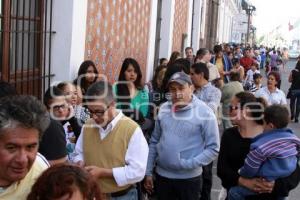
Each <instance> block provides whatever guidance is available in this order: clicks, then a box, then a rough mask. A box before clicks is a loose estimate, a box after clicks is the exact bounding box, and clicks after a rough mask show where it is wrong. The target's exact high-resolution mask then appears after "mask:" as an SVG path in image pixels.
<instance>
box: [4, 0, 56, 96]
mask: <svg viewBox="0 0 300 200" xmlns="http://www.w3.org/2000/svg"><path fill="white" fill-rule="evenodd" d="M49 5H52V1H51V0H0V6H1V8H0V11H1V14H0V20H1V25H0V62H1V68H0V79H1V80H5V81H8V82H10V83H12V84H14V85H15V87H16V89H17V91H18V92H19V93H20V94H31V95H35V96H38V97H40V96H41V93H42V85H43V81H42V79H43V77H45V76H44V75H43V74H44V73H45V70H44V69H45V67H44V65H45V64H46V63H45V59H46V56H47V55H45V52H47V51H45V48H48V47H49V45H48V44H47V42H46V41H47V40H44V39H45V38H46V37H47V32H48V31H47V29H48V27H49V25H48V26H47V23H46V22H48V21H49V19H47V17H49V16H50V18H51V15H52V13H51V14H50V15H49V14H47V12H49V9H47V8H48V7H49ZM50 11H51V12H52V9H50ZM45 13H46V14H45ZM50 21H51V20H50ZM49 43H50V42H49ZM48 52H49V51H48Z"/></svg>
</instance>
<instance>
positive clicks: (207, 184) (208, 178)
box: [200, 162, 213, 200]
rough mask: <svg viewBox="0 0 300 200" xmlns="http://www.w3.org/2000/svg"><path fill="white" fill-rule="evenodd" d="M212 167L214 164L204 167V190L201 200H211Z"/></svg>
mask: <svg viewBox="0 0 300 200" xmlns="http://www.w3.org/2000/svg"><path fill="white" fill-rule="evenodd" d="M212 167H213V162H211V163H210V164H208V165H206V166H203V167H202V169H203V172H202V182H203V184H202V189H201V198H200V200H210V193H211V188H212V182H213V178H212Z"/></svg>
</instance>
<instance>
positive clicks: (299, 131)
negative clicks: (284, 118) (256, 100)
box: [211, 60, 300, 200]
mask: <svg viewBox="0 0 300 200" xmlns="http://www.w3.org/2000/svg"><path fill="white" fill-rule="evenodd" d="M295 65H296V60H290V61H289V62H288V63H287V67H285V69H281V70H280V74H281V79H282V82H281V89H282V90H283V91H284V92H285V94H287V91H288V88H289V87H290V83H289V82H288V76H289V74H290V71H291V70H292V69H294V68H295ZM262 74H264V72H262ZM264 77H265V76H264ZM289 127H290V128H291V129H293V130H294V132H295V134H296V135H297V136H298V137H300V123H293V122H292V123H290V124H289ZM216 165H217V163H216V162H214V168H213V188H212V193H211V199H212V200H218V199H219V198H218V197H219V194H220V191H221V188H222V186H221V181H220V179H219V178H218V177H217V172H216ZM299 199H300V184H299V185H298V187H297V188H295V189H294V190H293V191H291V193H290V195H289V198H288V200H299Z"/></svg>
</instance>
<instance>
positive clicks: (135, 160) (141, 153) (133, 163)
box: [74, 110, 149, 186]
mask: <svg viewBox="0 0 300 200" xmlns="http://www.w3.org/2000/svg"><path fill="white" fill-rule="evenodd" d="M118 112H119V113H118V115H117V116H116V117H115V118H114V119H113V120H112V121H111V122H110V123H109V124H108V125H107V126H106V129H103V128H102V127H100V126H99V137H100V138H101V139H103V138H105V137H106V136H107V135H108V134H109V133H110V132H111V131H112V129H113V128H114V127H115V126H116V124H117V123H118V122H119V120H120V119H121V118H122V117H123V116H124V114H123V113H122V111H120V110H118ZM83 129H84V127H83V128H82V129H81V134H80V136H79V138H78V140H77V143H76V146H75V154H76V156H75V157H74V162H78V161H84V155H83ZM148 151H149V148H148V144H147V141H146V139H145V137H144V134H143V132H142V130H141V128H140V127H137V128H136V129H135V131H134V133H133V135H132V136H131V138H130V141H129V143H128V148H127V152H126V155H125V163H126V165H125V166H122V167H117V168H113V169H112V171H113V177H114V179H115V181H116V182H117V184H118V186H125V185H128V184H134V183H136V182H139V181H141V180H142V179H143V178H144V176H145V172H146V166H147V159H148ZM95 153H96V152H95Z"/></svg>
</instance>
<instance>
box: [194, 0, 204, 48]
mask: <svg viewBox="0 0 300 200" xmlns="http://www.w3.org/2000/svg"><path fill="white" fill-rule="evenodd" d="M203 2H204V1H202V0H194V11H193V13H194V15H193V30H192V37H193V38H192V45H191V46H192V47H193V49H194V52H196V51H197V50H198V49H199V48H200V34H201V25H202V23H204V24H205V21H203V22H202V21H201V16H202V14H203V13H202V12H201V7H202V3H203ZM204 13H205V11H204Z"/></svg>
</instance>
